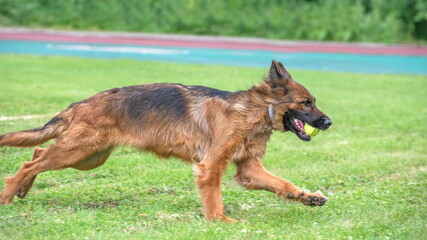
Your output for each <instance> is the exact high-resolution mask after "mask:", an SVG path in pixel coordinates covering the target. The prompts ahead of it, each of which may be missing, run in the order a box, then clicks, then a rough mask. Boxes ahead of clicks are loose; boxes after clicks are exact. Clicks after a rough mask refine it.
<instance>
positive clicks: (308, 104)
mask: <svg viewBox="0 0 427 240" xmlns="http://www.w3.org/2000/svg"><path fill="white" fill-rule="evenodd" d="M302 103H303V104H304V105H306V106H307V107H311V105H312V103H313V102H312V101H311V100H310V99H307V100H305V101H304V102H302Z"/></svg>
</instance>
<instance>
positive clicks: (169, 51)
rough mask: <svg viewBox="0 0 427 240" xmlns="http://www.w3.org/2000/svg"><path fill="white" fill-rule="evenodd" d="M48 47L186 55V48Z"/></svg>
mask: <svg viewBox="0 0 427 240" xmlns="http://www.w3.org/2000/svg"><path fill="white" fill-rule="evenodd" d="M47 48H49V49H59V50H70V51H87V52H114V53H137V54H157V55H188V54H189V51H188V50H174V49H164V48H142V47H113V46H105V47H102V46H91V45H57V44H48V45H47Z"/></svg>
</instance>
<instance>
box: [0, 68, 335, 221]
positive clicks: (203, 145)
mask: <svg viewBox="0 0 427 240" xmlns="http://www.w3.org/2000/svg"><path fill="white" fill-rule="evenodd" d="M305 123H307V124H310V125H311V126H313V127H316V128H318V129H321V130H326V129H328V128H329V127H330V126H331V124H332V121H331V120H330V119H329V118H328V117H327V116H326V115H325V114H324V113H322V112H321V111H320V110H319V109H318V108H317V107H316V99H315V98H314V97H313V95H311V94H310V93H309V92H308V90H307V89H306V88H304V87H303V86H302V85H301V84H299V83H297V82H295V81H294V80H293V79H292V77H291V75H290V74H289V73H288V71H287V70H286V69H285V67H284V66H283V65H282V63H280V62H276V61H273V62H272V64H271V67H270V70H269V73H268V74H267V75H266V76H265V78H264V81H262V82H261V83H259V85H257V86H254V87H252V88H251V89H249V90H246V91H237V92H228V91H222V90H217V89H213V88H208V87H204V86H185V85H181V84H170V83H154V84H141V85H136V86H129V87H123V88H114V89H110V90H106V91H103V92H101V93H98V94H96V95H94V96H92V97H90V98H88V99H86V100H83V101H81V102H77V103H73V104H71V105H70V106H69V107H68V108H67V109H65V110H63V111H62V112H60V113H59V114H58V115H56V116H55V117H54V118H52V119H51V120H50V121H49V122H48V123H46V124H45V125H44V126H42V127H38V128H34V129H31V130H25V131H19V132H11V133H6V134H4V135H0V146H13V147H33V146H37V145H40V144H42V143H45V142H46V141H48V140H50V139H55V140H56V141H55V142H54V143H52V144H50V145H49V146H48V147H47V148H41V147H37V148H36V149H35V150H34V154H33V158H32V161H30V162H25V163H24V164H23V165H22V167H21V168H20V169H19V171H18V172H17V174H16V175H15V176H14V177H8V178H6V179H5V182H6V184H5V187H4V190H3V191H2V193H1V195H0V204H9V203H11V202H12V200H13V198H14V196H15V195H16V196H18V197H20V198H23V197H25V196H26V194H27V193H28V191H29V190H30V188H31V186H32V185H33V182H34V180H35V178H36V176H37V174H39V173H41V172H45V171H48V170H61V169H64V168H75V169H78V170H83V171H84V170H91V169H94V168H96V167H99V166H101V165H102V164H103V163H104V162H105V161H106V160H107V158H108V157H109V155H110V154H111V152H112V151H113V149H114V148H116V147H117V146H122V145H127V146H133V147H135V148H138V149H141V150H143V151H149V152H154V153H155V154H157V155H158V156H160V157H166V158H167V157H169V156H175V157H178V158H181V159H182V160H184V161H188V162H191V163H193V165H194V169H195V175H196V184H197V187H198V189H199V191H200V194H201V200H202V203H203V206H204V215H205V217H206V219H208V220H220V221H224V222H233V221H235V220H234V219H231V218H229V217H227V216H226V215H225V213H224V205H223V201H222V194H221V179H222V176H223V174H224V171H225V169H226V167H227V165H228V164H235V165H236V166H237V174H236V175H235V180H236V181H237V183H239V184H240V185H242V186H243V187H245V188H247V189H254V190H267V191H270V192H273V193H275V194H276V195H278V196H279V197H282V198H284V199H289V200H293V201H299V202H301V203H303V204H305V205H310V206H322V205H324V204H325V203H326V201H327V199H326V197H325V196H324V195H323V194H322V193H321V192H319V191H318V192H315V193H309V192H306V191H303V190H301V189H299V188H298V187H296V186H294V185H293V184H292V183H290V182H288V181H286V180H283V179H281V178H279V177H276V176H274V175H273V174H271V173H270V172H268V171H267V170H266V169H265V168H264V167H263V165H262V158H263V155H264V153H265V150H266V144H267V141H268V140H269V138H270V136H271V134H272V132H273V130H276V131H280V132H286V131H291V132H293V133H294V134H295V135H296V136H298V137H299V138H300V139H301V140H303V141H310V140H311V138H310V136H308V135H307V133H305V132H304V124H305Z"/></svg>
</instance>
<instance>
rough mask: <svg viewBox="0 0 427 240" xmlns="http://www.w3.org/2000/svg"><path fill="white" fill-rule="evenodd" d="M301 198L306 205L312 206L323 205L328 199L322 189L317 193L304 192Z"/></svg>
mask: <svg viewBox="0 0 427 240" xmlns="http://www.w3.org/2000/svg"><path fill="white" fill-rule="evenodd" d="M300 200H301V202H302V203H303V204H304V205H308V206H312V207H318V206H323V205H325V203H326V202H327V201H328V199H327V198H326V197H325V196H324V195H323V194H322V192H320V191H317V192H315V193H309V192H303V193H302V194H301V197H300Z"/></svg>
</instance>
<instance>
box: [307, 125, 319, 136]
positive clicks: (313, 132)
mask: <svg viewBox="0 0 427 240" xmlns="http://www.w3.org/2000/svg"><path fill="white" fill-rule="evenodd" d="M304 131H305V133H307V135H308V136H310V137H314V136H316V135H317V134H318V133H319V129H318V128H315V127H312V126H310V125H308V124H307V123H306V124H304Z"/></svg>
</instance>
